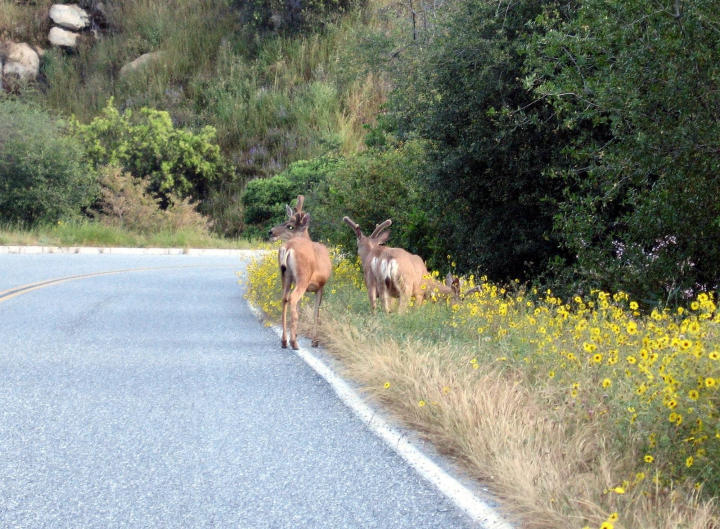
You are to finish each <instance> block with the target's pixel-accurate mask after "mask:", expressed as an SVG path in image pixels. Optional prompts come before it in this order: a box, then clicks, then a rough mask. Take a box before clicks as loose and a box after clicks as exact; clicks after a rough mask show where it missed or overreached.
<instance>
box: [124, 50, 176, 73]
mask: <svg viewBox="0 0 720 529" xmlns="http://www.w3.org/2000/svg"><path fill="white" fill-rule="evenodd" d="M164 55H165V53H164V52H162V51H152V52H150V53H144V54H143V55H140V57H138V58H137V59H135V60H134V61H132V62H129V63H127V64H126V65H125V66H123V67H122V68H120V77H124V76H125V75H127V74H129V73H131V72H135V71H137V70H139V69H141V68H143V67H144V66H146V65H148V64H151V63H153V62H157V61H160V60H162V58H163V56H164Z"/></svg>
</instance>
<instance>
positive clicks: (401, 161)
mask: <svg viewBox="0 0 720 529" xmlns="http://www.w3.org/2000/svg"><path fill="white" fill-rule="evenodd" d="M425 163H426V155H425V147H424V145H423V144H422V143H420V142H416V141H415V142H407V143H404V144H401V145H396V146H393V147H391V148H388V149H386V150H382V151H380V150H370V151H366V152H363V153H360V154H357V155H355V156H348V157H347V158H345V159H344V162H343V163H342V164H341V165H339V166H338V167H337V168H336V169H335V170H334V171H331V172H329V173H328V174H327V177H326V179H325V181H324V182H321V183H320V185H319V186H318V188H317V192H316V194H315V196H312V197H310V198H309V199H308V200H307V203H308V205H307V209H308V211H310V213H311V215H312V219H313V220H312V224H311V228H310V229H311V232H312V233H314V234H316V236H317V237H319V238H322V239H325V240H329V241H332V242H333V243H334V244H341V245H342V246H344V247H345V248H351V249H353V250H354V249H355V246H356V242H355V236H354V234H353V232H352V230H350V229H349V228H348V226H347V225H346V224H345V223H344V222H342V218H343V217H344V216H345V215H347V216H349V217H351V218H352V219H353V220H354V221H355V222H357V223H358V224H359V225H360V226H361V228H362V230H363V232H365V233H369V232H372V230H373V229H374V227H375V225H376V224H379V223H380V222H382V221H384V220H385V219H388V218H391V219H392V220H393V227H392V228H391V231H392V233H393V235H392V237H391V239H390V243H389V244H391V245H393V246H402V247H404V248H406V249H408V250H410V251H412V252H415V253H419V254H420V255H422V256H423V257H425V258H427V257H431V256H432V255H433V249H434V248H435V247H436V246H437V241H436V237H435V227H434V224H433V221H432V216H431V215H429V211H428V206H429V204H430V203H431V202H432V199H433V198H434V197H432V196H431V195H429V194H428V193H427V192H426V190H425V188H424V187H423V186H422V185H421V184H420V183H419V182H418V179H417V174H418V173H419V172H420V171H421V170H422V169H423V167H424V165H425Z"/></svg>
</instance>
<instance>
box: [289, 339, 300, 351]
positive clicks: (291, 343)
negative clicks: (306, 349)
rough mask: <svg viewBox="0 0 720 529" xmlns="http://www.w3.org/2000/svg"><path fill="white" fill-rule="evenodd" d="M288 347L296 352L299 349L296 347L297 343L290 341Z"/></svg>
mask: <svg viewBox="0 0 720 529" xmlns="http://www.w3.org/2000/svg"><path fill="white" fill-rule="evenodd" d="M290 345H291V346H292V348H293V349H295V350H296V351H297V350H298V349H300V347H299V346H298V343H297V342H296V341H295V340H293V341H291V342H290Z"/></svg>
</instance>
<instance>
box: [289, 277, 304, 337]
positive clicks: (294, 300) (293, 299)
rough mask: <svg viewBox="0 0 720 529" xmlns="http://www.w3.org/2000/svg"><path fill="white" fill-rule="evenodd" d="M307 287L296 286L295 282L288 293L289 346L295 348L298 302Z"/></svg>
mask: <svg viewBox="0 0 720 529" xmlns="http://www.w3.org/2000/svg"><path fill="white" fill-rule="evenodd" d="M306 289H307V287H304V288H302V287H301V288H298V284H297V283H296V284H295V288H294V289H293V291H292V292H291V293H290V300H289V304H290V347H292V348H293V349H295V350H297V349H300V346H299V345H298V342H297V326H298V308H297V306H298V302H299V301H300V299H302V297H303V294H305V290H306Z"/></svg>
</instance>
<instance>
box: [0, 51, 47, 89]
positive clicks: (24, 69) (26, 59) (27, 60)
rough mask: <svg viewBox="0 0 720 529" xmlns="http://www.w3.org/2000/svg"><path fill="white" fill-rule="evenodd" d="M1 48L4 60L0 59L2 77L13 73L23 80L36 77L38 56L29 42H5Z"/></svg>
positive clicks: (38, 62) (38, 65)
mask: <svg viewBox="0 0 720 529" xmlns="http://www.w3.org/2000/svg"><path fill="white" fill-rule="evenodd" d="M2 50H3V53H2V55H4V60H0V64H2V75H3V76H4V77H9V76H11V75H14V76H16V77H18V78H20V79H22V80H24V81H34V80H35V79H36V78H37V76H38V73H39V72H40V57H39V56H38V54H37V52H36V51H35V50H34V49H33V48H32V47H31V46H30V45H29V44H25V43H24V42H23V43H16V42H6V43H5V44H4V45H3V46H2Z"/></svg>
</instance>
